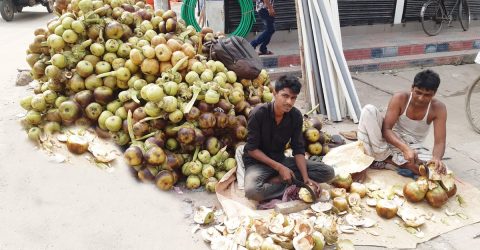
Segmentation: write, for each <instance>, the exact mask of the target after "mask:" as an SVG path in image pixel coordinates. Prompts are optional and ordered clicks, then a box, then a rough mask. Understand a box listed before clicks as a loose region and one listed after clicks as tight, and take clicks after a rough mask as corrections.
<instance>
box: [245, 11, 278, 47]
mask: <svg viewBox="0 0 480 250" xmlns="http://www.w3.org/2000/svg"><path fill="white" fill-rule="evenodd" d="M258 15H259V16H260V18H261V19H262V21H263V26H264V31H263V32H262V33H261V34H260V35H258V37H257V38H255V39H254V40H253V41H251V42H250V44H251V45H252V47H253V48H255V49H256V48H257V46H258V45H260V44H261V46H260V52H262V53H264V52H267V51H268V50H267V47H266V46H267V45H268V43H269V42H270V39H271V37H272V35H273V33H274V32H275V26H274V17H272V16H270V14H268V11H267V9H261V10H260V11H258ZM262 47H264V50H262Z"/></svg>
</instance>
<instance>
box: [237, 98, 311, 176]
mask: <svg viewBox="0 0 480 250" xmlns="http://www.w3.org/2000/svg"><path fill="white" fill-rule="evenodd" d="M273 104H274V103H273V102H270V103H265V104H261V105H259V106H257V107H255V109H254V110H253V111H252V112H251V113H250V117H249V118H248V126H247V127H248V128H247V129H248V135H247V143H246V144H245V148H244V154H243V162H244V164H245V167H248V166H249V165H253V164H257V163H258V161H257V160H255V159H253V158H252V157H250V156H249V155H248V151H252V150H255V149H259V150H261V151H262V152H263V153H264V154H265V155H267V156H268V157H270V158H271V159H273V160H274V161H277V162H282V161H283V160H284V159H285V146H286V145H287V143H288V141H290V142H291V143H290V144H291V148H292V151H293V155H297V154H305V142H304V139H303V135H302V125H303V117H302V113H301V112H300V110H298V109H297V108H295V107H293V108H292V109H291V110H290V111H289V112H288V113H285V114H284V115H283V119H282V121H281V122H280V124H278V125H277V123H276V122H275V113H274V111H273Z"/></svg>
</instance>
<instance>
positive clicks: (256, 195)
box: [245, 185, 263, 201]
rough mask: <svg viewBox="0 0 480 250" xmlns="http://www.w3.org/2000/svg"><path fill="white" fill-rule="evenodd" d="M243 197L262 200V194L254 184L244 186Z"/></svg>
mask: <svg viewBox="0 0 480 250" xmlns="http://www.w3.org/2000/svg"><path fill="white" fill-rule="evenodd" d="M245 197H247V198H248V199H250V200H254V201H262V200H263V196H262V194H261V193H260V192H259V190H258V188H257V187H256V186H255V185H246V186H245Z"/></svg>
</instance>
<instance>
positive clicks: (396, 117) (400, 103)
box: [357, 69, 447, 174]
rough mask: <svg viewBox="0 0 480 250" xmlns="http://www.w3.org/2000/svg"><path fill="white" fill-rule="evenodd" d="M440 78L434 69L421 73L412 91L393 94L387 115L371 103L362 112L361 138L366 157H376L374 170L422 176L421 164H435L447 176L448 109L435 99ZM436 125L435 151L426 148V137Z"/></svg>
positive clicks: (359, 132)
mask: <svg viewBox="0 0 480 250" xmlns="http://www.w3.org/2000/svg"><path fill="white" fill-rule="evenodd" d="M439 85H440V77H439V76H438V74H437V73H435V72H434V71H432V70H429V69H427V70H424V71H421V72H419V73H418V74H417V75H416V76H415V79H414V80H413V85H412V88H411V90H410V92H406V91H405V92H400V93H396V94H394V95H393V97H392V98H391V99H390V102H389V104H388V108H387V112H386V114H385V116H383V114H381V113H380V112H379V111H378V109H377V108H376V107H375V106H373V105H370V104H367V105H365V107H364V108H363V109H362V115H361V117H360V121H359V124H358V135H357V136H358V139H359V140H360V141H362V142H363V143H364V146H365V149H366V151H367V154H369V155H370V156H372V157H374V158H375V161H374V163H373V164H372V167H374V168H382V167H384V166H385V163H391V164H394V165H396V166H398V167H402V168H408V169H410V170H411V171H413V172H414V173H415V174H419V170H418V163H419V162H420V161H426V162H432V163H434V164H435V167H436V169H437V170H438V171H439V172H441V173H444V172H445V164H444V163H443V162H442V158H443V155H444V153H445V141H446V122H447V108H446V107H445V104H443V103H442V102H441V101H439V100H438V99H436V98H434V97H435V94H436V92H437V89H438V86H439ZM432 124H433V132H434V146H433V151H432V152H430V151H428V149H426V148H424V147H423V145H422V144H423V142H424V140H425V137H426V136H427V135H428V132H429V130H430V127H431V126H432Z"/></svg>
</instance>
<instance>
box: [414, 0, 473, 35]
mask: <svg viewBox="0 0 480 250" xmlns="http://www.w3.org/2000/svg"><path fill="white" fill-rule="evenodd" d="M457 7H458V15H457V16H458V20H459V21H460V25H461V26H462V29H463V30H464V31H467V30H468V28H469V26H470V8H469V7H468V2H467V0H456V2H455V5H453V7H452V9H451V10H450V11H447V7H446V6H445V0H429V1H428V2H426V3H425V4H423V6H422V9H421V10H420V21H421V23H422V28H423V30H424V31H425V33H427V35H430V36H436V35H438V33H440V31H441V30H442V27H443V23H445V22H447V23H448V25H450V23H452V21H453V14H454V13H455V9H456V8H457Z"/></svg>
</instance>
